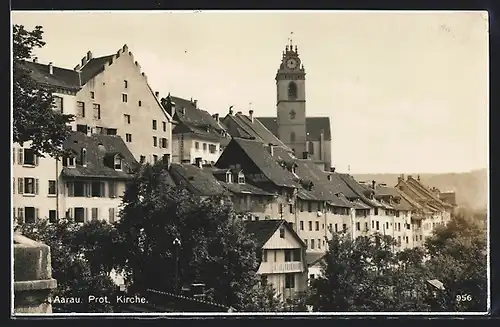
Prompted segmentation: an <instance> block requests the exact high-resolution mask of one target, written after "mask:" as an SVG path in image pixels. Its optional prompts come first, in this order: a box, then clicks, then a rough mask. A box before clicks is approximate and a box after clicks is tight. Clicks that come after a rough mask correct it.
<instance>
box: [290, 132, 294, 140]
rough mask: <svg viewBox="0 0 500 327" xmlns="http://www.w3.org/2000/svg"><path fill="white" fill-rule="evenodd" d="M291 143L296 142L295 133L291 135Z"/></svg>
mask: <svg viewBox="0 0 500 327" xmlns="http://www.w3.org/2000/svg"><path fill="white" fill-rule="evenodd" d="M290 142H295V132H291V133H290Z"/></svg>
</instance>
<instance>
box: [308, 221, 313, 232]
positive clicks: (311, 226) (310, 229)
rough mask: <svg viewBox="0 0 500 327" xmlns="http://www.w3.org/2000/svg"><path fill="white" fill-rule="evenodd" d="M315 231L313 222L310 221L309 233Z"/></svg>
mask: <svg viewBox="0 0 500 327" xmlns="http://www.w3.org/2000/svg"><path fill="white" fill-rule="evenodd" d="M312 230H313V223H312V221H309V231H312Z"/></svg>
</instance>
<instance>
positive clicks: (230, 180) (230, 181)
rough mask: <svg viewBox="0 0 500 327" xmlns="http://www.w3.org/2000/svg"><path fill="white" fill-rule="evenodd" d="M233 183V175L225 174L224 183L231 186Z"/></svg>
mask: <svg viewBox="0 0 500 327" xmlns="http://www.w3.org/2000/svg"><path fill="white" fill-rule="evenodd" d="M232 182H233V175H232V174H231V173H230V172H227V173H226V183H228V184H231V183H232Z"/></svg>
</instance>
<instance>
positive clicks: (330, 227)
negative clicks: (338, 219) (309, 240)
mask: <svg viewBox="0 0 500 327" xmlns="http://www.w3.org/2000/svg"><path fill="white" fill-rule="evenodd" d="M328 230H329V231H330V232H331V231H333V227H332V224H331V223H330V224H329V225H328Z"/></svg>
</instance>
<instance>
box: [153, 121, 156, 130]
mask: <svg viewBox="0 0 500 327" xmlns="http://www.w3.org/2000/svg"><path fill="white" fill-rule="evenodd" d="M153 129H154V130H156V120H155V119H153Z"/></svg>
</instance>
